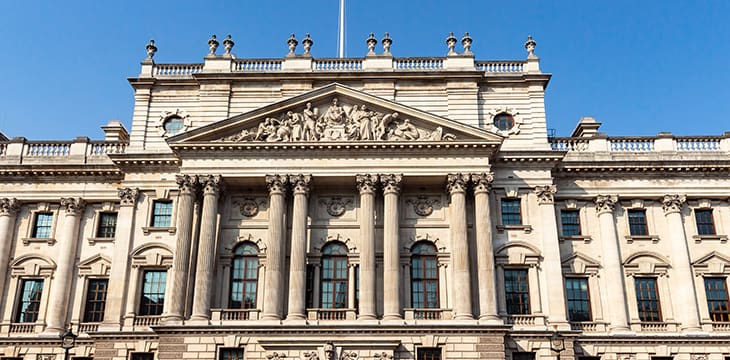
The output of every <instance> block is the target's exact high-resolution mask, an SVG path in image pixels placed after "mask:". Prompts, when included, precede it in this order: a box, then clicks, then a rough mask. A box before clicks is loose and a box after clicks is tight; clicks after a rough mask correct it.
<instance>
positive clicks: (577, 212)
mask: <svg viewBox="0 0 730 360" xmlns="http://www.w3.org/2000/svg"><path fill="white" fill-rule="evenodd" d="M565 214H574V216H575V223H568V224H566V222H565V220H566V218H565V216H563V215H565ZM566 225H568V226H570V227H571V228H574V229H575V230H577V233H572V232H566V231H565V230H566ZM560 231H561V233H562V235H563V236H565V237H572V236H583V231H582V229H581V222H580V210H579V209H560Z"/></svg>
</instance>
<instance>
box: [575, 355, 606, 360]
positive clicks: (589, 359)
mask: <svg viewBox="0 0 730 360" xmlns="http://www.w3.org/2000/svg"><path fill="white" fill-rule="evenodd" d="M578 360H601V357H600V356H578Z"/></svg>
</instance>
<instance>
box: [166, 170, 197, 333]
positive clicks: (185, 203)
mask: <svg viewBox="0 0 730 360" xmlns="http://www.w3.org/2000/svg"><path fill="white" fill-rule="evenodd" d="M176 181H177V184H178V186H179V187H180V195H179V196H178V203H177V228H176V231H177V241H176V242H175V255H174V258H173V263H172V269H171V270H170V272H171V273H172V274H171V280H172V281H171V286H170V290H169V292H168V294H169V298H170V302H169V307H168V309H169V311H168V313H167V314H166V316H165V321H166V322H170V321H182V320H183V314H184V312H185V295H186V294H187V291H186V285H187V282H188V267H189V265H190V242H191V241H192V235H193V205H194V201H195V193H196V191H197V189H198V178H197V176H190V175H178V176H177V177H176Z"/></svg>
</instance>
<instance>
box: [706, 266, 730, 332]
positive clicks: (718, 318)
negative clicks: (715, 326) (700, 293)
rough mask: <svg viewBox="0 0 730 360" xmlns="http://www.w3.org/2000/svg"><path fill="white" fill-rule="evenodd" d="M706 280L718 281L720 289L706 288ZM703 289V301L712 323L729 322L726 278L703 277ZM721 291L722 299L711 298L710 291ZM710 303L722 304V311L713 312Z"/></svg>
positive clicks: (729, 300) (728, 297) (729, 311)
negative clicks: (705, 303) (705, 301)
mask: <svg viewBox="0 0 730 360" xmlns="http://www.w3.org/2000/svg"><path fill="white" fill-rule="evenodd" d="M708 280H712V281H719V282H720V283H721V284H722V286H723V287H722V289H717V288H713V289H710V288H709V287H708V285H709V284H708ZM703 288H704V290H705V299H706V300H707V312H708V314H709V316H710V320H711V321H712V322H730V295H729V294H728V286H727V277H724V276H705V277H703ZM718 290H719V291H722V292H724V294H725V297H724V298H718V297H711V296H710V294H711V291H718ZM712 303H724V307H725V310H724V311H713V306H712Z"/></svg>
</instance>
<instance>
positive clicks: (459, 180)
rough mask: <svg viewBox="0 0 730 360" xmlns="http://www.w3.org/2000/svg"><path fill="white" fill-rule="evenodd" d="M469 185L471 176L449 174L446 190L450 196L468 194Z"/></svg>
mask: <svg viewBox="0 0 730 360" xmlns="http://www.w3.org/2000/svg"><path fill="white" fill-rule="evenodd" d="M468 184H469V175H467V174H462V173H458V174H448V175H447V176H446V190H447V191H448V192H449V194H453V193H457V192H466V186H467V185H468Z"/></svg>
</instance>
